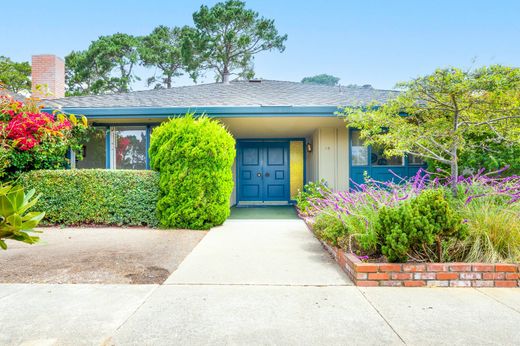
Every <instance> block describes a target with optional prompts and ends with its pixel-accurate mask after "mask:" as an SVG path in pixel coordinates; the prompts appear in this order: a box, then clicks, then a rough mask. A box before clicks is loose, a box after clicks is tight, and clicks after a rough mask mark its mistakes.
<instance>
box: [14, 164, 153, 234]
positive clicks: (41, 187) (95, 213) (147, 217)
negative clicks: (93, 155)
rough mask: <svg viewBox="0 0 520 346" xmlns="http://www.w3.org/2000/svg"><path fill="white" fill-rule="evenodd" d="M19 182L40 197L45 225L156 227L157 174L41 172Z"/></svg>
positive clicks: (38, 205) (34, 172)
mask: <svg viewBox="0 0 520 346" xmlns="http://www.w3.org/2000/svg"><path fill="white" fill-rule="evenodd" d="M20 181H21V183H22V185H23V186H25V187H27V188H34V189H36V192H37V193H39V194H41V197H40V200H39V201H38V203H37V205H36V206H35V207H34V210H38V211H44V212H45V213H46V214H45V219H44V223H46V224H65V225H79V224H103V225H133V226H137V225H147V226H157V225H158V223H159V222H158V219H157V212H156V205H157V200H158V197H159V174H158V173H157V172H152V171H132V170H105V169H78V170H40V171H31V172H28V173H24V174H22V176H21V177H20Z"/></svg>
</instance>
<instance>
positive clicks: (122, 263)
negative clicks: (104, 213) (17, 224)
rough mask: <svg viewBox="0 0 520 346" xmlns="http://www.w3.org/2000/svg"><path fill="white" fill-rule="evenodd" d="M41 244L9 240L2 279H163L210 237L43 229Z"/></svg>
mask: <svg viewBox="0 0 520 346" xmlns="http://www.w3.org/2000/svg"><path fill="white" fill-rule="evenodd" d="M42 230H43V233H42V234H41V241H40V242H39V243H37V244H33V245H28V244H25V243H20V242H14V241H8V246H9V251H2V252H0V283H97V284H153V283H162V282H164V280H166V278H167V277H168V276H169V275H170V273H172V272H173V271H174V270H175V269H177V266H178V265H179V264H180V263H181V262H182V261H183V260H184V258H185V257H186V256H187V255H188V254H189V253H190V252H191V250H192V249H193V248H194V247H195V246H196V245H197V244H198V243H199V241H200V240H201V239H202V238H203V237H204V236H205V235H206V232H203V231H189V230H169V231H164V230H154V229H147V228H64V229H60V228H42Z"/></svg>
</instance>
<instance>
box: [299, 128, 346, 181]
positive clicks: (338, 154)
mask: <svg viewBox="0 0 520 346" xmlns="http://www.w3.org/2000/svg"><path fill="white" fill-rule="evenodd" d="M309 140H310V142H311V143H312V146H313V149H312V153H308V154H307V162H308V164H307V180H308V181H318V180H321V179H325V181H327V183H328V185H329V187H331V188H332V189H334V190H346V189H348V179H349V164H348V162H349V157H348V130H347V129H346V128H345V127H340V128H336V127H330V128H319V129H316V131H314V133H313V135H312V137H311V138H310V139H309Z"/></svg>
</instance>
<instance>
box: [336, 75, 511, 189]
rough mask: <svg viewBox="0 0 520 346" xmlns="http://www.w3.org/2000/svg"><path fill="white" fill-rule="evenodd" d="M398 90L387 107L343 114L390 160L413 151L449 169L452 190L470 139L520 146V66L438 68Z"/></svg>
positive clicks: (347, 111)
mask: <svg viewBox="0 0 520 346" xmlns="http://www.w3.org/2000/svg"><path fill="white" fill-rule="evenodd" d="M398 87H399V88H401V89H403V92H402V93H401V94H399V95H398V96H397V97H396V98H394V99H393V100H390V101H389V102H387V103H385V104H383V105H379V104H372V105H370V106H369V107H368V109H361V108H356V109H353V108H347V109H345V110H344V112H343V113H341V115H343V116H345V117H346V122H347V126H349V127H355V128H359V129H360V130H361V137H362V138H363V139H365V140H366V143H367V144H378V145H381V146H383V147H385V148H386V150H385V154H386V155H387V156H395V155H404V154H406V153H409V154H413V155H417V156H419V157H423V158H425V159H428V160H432V161H436V162H439V163H441V164H445V165H449V167H450V173H449V175H450V176H451V177H452V187H451V188H452V190H453V192H456V177H458V175H459V167H458V164H459V156H461V155H463V154H464V152H465V151H467V150H468V145H467V141H468V136H470V135H471V136H479V135H482V134H486V135H491V138H490V140H496V139H499V140H501V141H507V142H510V143H516V145H518V140H519V139H520V115H518V108H519V107H520V69H518V68H510V67H504V66H500V65H494V66H490V67H482V68H480V69H477V70H474V71H469V72H467V71H462V70H460V69H456V68H448V69H438V70H436V71H435V72H434V73H433V74H431V75H428V76H425V77H420V78H417V79H414V80H412V81H410V82H407V83H401V84H398ZM480 144H481V145H482V146H483V147H486V148H487V147H489V146H488V145H487V143H482V142H481V143H480ZM474 168H475V169H478V168H480V167H474Z"/></svg>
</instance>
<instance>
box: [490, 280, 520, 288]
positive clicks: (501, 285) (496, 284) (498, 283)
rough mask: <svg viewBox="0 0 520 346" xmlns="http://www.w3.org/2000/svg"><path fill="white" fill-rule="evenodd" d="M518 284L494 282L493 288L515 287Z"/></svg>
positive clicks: (513, 282)
mask: <svg viewBox="0 0 520 346" xmlns="http://www.w3.org/2000/svg"><path fill="white" fill-rule="evenodd" d="M516 286H518V283H517V282H516V281H495V287H516Z"/></svg>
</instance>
